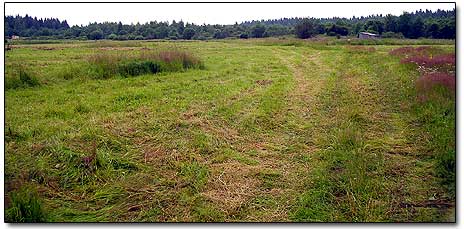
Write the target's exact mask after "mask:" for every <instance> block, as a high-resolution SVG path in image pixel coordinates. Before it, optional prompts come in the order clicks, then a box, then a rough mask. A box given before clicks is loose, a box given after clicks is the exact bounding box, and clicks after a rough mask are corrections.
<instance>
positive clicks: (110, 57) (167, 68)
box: [89, 50, 204, 79]
mask: <svg viewBox="0 0 464 229" xmlns="http://www.w3.org/2000/svg"><path fill="white" fill-rule="evenodd" d="M89 63H90V65H91V66H92V68H93V73H94V75H95V77H94V78H103V79H107V78H110V77H113V76H122V77H130V76H138V75H143V74H156V73H159V72H176V71H184V70H187V69H203V68H204V65H203V63H202V62H201V61H200V59H199V58H197V57H196V56H194V55H193V54H191V53H189V52H187V51H181V50H169V51H142V52H140V53H138V54H123V53H118V52H102V53H97V54H95V55H93V56H91V57H90V58H89Z"/></svg>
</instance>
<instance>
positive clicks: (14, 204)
mask: <svg viewBox="0 0 464 229" xmlns="http://www.w3.org/2000/svg"><path fill="white" fill-rule="evenodd" d="M5 216H6V222H9V223H39V222H45V221H46V214H45V212H44V209H43V207H42V202H41V201H40V199H39V196H38V194H37V192H36V191H35V190H33V189H31V188H22V189H21V190H19V191H17V192H12V193H11V205H10V207H9V208H8V209H6V212H5Z"/></svg>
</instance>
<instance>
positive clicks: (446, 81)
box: [416, 72, 456, 92]
mask: <svg viewBox="0 0 464 229" xmlns="http://www.w3.org/2000/svg"><path fill="white" fill-rule="evenodd" d="M436 85H442V86H444V87H446V88H448V90H450V91H453V92H454V91H455V90H456V77H454V75H451V74H447V73H443V72H436V73H430V74H425V75H423V76H421V77H419V79H417V81H416V87H417V88H418V89H419V90H421V91H428V90H430V89H431V88H432V87H434V86H436Z"/></svg>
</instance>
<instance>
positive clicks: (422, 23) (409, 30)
mask: <svg viewBox="0 0 464 229" xmlns="http://www.w3.org/2000/svg"><path fill="white" fill-rule="evenodd" d="M363 31H365V32H371V33H376V34H379V35H381V36H382V37H395V38H421V37H424V38H442V39H455V38H456V10H450V11H446V10H437V11H430V10H426V11H422V10H419V11H415V12H412V13H408V12H404V13H403V14H402V15H400V16H394V15H391V14H388V15H370V16H367V17H352V18H339V17H333V18H298V17H295V18H281V19H272V20H260V21H245V22H242V23H235V24H232V25H219V24H216V25H211V24H203V25H196V24H192V23H184V22H183V21H179V22H176V21H172V22H171V23H169V22H157V21H151V22H148V23H144V24H140V23H137V24H123V23H121V22H103V23H96V22H94V23H89V24H88V25H81V26H78V25H75V26H71V27H70V26H69V25H68V23H67V21H66V20H64V21H60V20H59V19H56V18H45V19H42V18H40V19H37V18H36V17H34V18H33V17H30V16H29V15H26V16H24V17H22V16H19V15H17V16H5V36H6V37H8V38H11V37H12V36H14V35H15V36H20V37H26V38H31V39H81V40H87V39H89V40H99V39H111V40H146V39H171V40H176V39H186V40H191V39H193V40H207V39H224V38H230V37H235V38H242V39H246V38H261V37H277V36H286V35H296V36H297V37H299V38H309V37H312V36H315V35H318V34H326V35H328V36H356V35H357V34H358V33H359V32H363Z"/></svg>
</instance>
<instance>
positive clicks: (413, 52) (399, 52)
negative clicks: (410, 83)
mask: <svg viewBox="0 0 464 229" xmlns="http://www.w3.org/2000/svg"><path fill="white" fill-rule="evenodd" d="M390 54H391V55H395V56H399V57H403V59H401V63H403V64H406V63H414V64H416V65H417V66H418V70H419V72H420V73H421V77H419V79H417V81H416V88H417V90H418V92H419V94H420V95H419V99H420V100H421V101H425V100H427V93H428V92H430V91H431V90H432V89H433V88H434V87H436V86H440V85H441V86H443V87H445V88H446V89H448V90H449V91H450V92H452V93H453V94H454V92H455V91H456V76H455V72H456V55H455V54H443V51H441V50H439V49H437V48H433V47H428V46H423V47H418V48H413V47H410V46H406V47H401V48H398V49H394V50H392V51H391V52H390Z"/></svg>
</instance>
